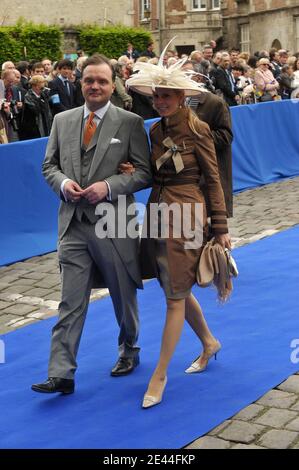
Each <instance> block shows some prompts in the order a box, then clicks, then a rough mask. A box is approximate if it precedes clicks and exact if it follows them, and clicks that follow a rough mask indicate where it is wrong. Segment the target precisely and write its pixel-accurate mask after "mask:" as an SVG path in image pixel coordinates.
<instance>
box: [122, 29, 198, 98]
mask: <svg viewBox="0 0 299 470" xmlns="http://www.w3.org/2000/svg"><path fill="white" fill-rule="evenodd" d="M174 39H175V38H173V39H171V41H169V43H168V44H167V46H166V47H165V49H164V50H163V52H162V54H161V56H160V59H159V62H158V64H157V65H154V64H150V63H148V62H136V64H135V65H134V67H133V70H134V72H136V73H134V74H133V75H132V76H131V77H130V78H129V79H128V80H127V81H126V86H127V87H128V88H130V89H131V90H133V91H136V92H137V93H140V94H141V95H146V96H151V95H152V94H153V93H154V91H155V90H156V89H160V88H167V89H173V90H183V91H184V92H185V96H196V95H199V94H200V93H201V92H206V91H207V90H206V89H205V88H204V85H202V84H201V83H197V82H195V81H194V80H192V75H196V74H197V73H196V72H192V71H191V72H190V71H189V70H188V71H184V70H182V66H183V65H184V63H185V62H186V60H188V58H184V59H181V60H178V61H177V62H176V63H175V64H173V65H171V66H170V67H168V68H167V67H165V66H164V65H163V60H164V56H165V52H166V50H167V48H168V46H169V44H171V42H172V41H173V40H174Z"/></svg>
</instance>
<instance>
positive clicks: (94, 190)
mask: <svg viewBox="0 0 299 470" xmlns="http://www.w3.org/2000/svg"><path fill="white" fill-rule="evenodd" d="M107 195H108V186H107V184H106V183H105V181H98V182H97V183H94V184H92V185H91V186H88V188H86V189H85V190H84V191H83V192H82V196H83V197H85V198H86V199H87V201H88V202H89V203H90V204H97V203H98V202H100V201H102V200H103V199H105V198H106V197H107Z"/></svg>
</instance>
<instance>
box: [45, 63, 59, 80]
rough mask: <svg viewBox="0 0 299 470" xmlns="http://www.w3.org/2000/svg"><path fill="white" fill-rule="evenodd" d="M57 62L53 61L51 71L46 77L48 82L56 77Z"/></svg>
mask: <svg viewBox="0 0 299 470" xmlns="http://www.w3.org/2000/svg"><path fill="white" fill-rule="evenodd" d="M58 64H59V61H56V62H53V64H52V67H53V68H52V71H51V72H50V74H49V75H48V76H47V77H46V79H47V82H48V83H49V82H51V81H52V80H54V79H55V78H56V77H57V75H58Z"/></svg>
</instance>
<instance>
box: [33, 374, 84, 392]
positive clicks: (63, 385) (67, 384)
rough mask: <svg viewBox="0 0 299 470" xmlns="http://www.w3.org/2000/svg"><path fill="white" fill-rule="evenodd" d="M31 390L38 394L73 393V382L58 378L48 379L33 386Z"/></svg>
mask: <svg viewBox="0 0 299 470" xmlns="http://www.w3.org/2000/svg"><path fill="white" fill-rule="evenodd" d="M31 389H32V390H34V391H35V392H39V393H57V392H60V393H65V394H69V393H73V392H74V389H75V382H74V380H71V379H61V378H60V377H49V378H48V380H46V381H45V382H43V383H41V384H33V385H32V386H31Z"/></svg>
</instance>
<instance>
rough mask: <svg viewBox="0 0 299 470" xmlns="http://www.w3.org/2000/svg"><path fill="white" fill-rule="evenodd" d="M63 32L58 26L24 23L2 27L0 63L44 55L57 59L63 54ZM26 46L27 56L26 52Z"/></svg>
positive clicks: (38, 58) (37, 58) (0, 29)
mask: <svg viewBox="0 0 299 470" xmlns="http://www.w3.org/2000/svg"><path fill="white" fill-rule="evenodd" d="M62 36H63V33H62V31H61V29H60V28H59V27H58V26H46V25H43V24H39V25H38V24H33V23H22V22H19V23H17V24H16V26H14V27H12V26H9V27H6V26H2V27H0V63H3V62H5V61H6V60H12V61H13V62H18V61H19V60H24V59H28V60H32V59H36V60H41V59H43V58H44V57H49V58H50V59H53V60H57V59H60V58H61V56H62V51H61V41H62ZM24 47H26V51H27V57H25V54H24Z"/></svg>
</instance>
